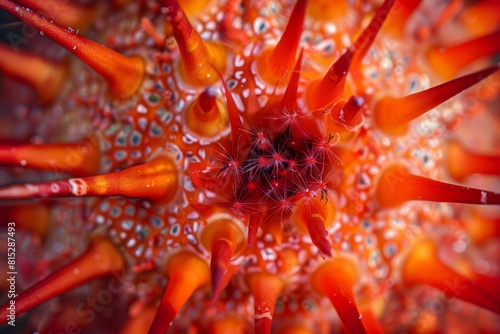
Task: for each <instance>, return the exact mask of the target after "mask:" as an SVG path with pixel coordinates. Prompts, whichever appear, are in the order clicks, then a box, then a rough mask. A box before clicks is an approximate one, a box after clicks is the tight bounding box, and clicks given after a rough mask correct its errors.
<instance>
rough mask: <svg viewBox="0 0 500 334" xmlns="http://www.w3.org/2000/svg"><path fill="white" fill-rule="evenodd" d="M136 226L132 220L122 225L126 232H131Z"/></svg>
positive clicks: (125, 221)
mask: <svg viewBox="0 0 500 334" xmlns="http://www.w3.org/2000/svg"><path fill="white" fill-rule="evenodd" d="M133 225H134V222H133V221H132V220H130V219H126V220H123V221H122V222H121V224H120V226H121V227H122V229H124V230H125V231H130V230H131V229H132V226H133Z"/></svg>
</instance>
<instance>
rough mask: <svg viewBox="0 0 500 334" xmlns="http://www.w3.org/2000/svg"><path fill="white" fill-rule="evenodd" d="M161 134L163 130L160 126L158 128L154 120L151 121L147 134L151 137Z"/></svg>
mask: <svg viewBox="0 0 500 334" xmlns="http://www.w3.org/2000/svg"><path fill="white" fill-rule="evenodd" d="M162 134H163V130H162V128H160V127H159V126H158V125H157V124H156V122H154V121H153V122H151V124H150V126H149V135H150V136H151V137H156V138H158V137H160V136H161V135H162Z"/></svg>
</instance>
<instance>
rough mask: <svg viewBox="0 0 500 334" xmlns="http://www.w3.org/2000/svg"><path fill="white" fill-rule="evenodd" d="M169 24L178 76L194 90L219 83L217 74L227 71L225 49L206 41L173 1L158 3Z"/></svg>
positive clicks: (165, 0) (167, 0)
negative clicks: (176, 49) (178, 57)
mask: <svg viewBox="0 0 500 334" xmlns="http://www.w3.org/2000/svg"><path fill="white" fill-rule="evenodd" d="M161 4H162V5H163V6H164V8H165V11H166V14H167V19H168V20H169V21H170V23H171V25H172V29H173V33H174V37H175V40H176V42H177V46H178V47H179V52H180V54H181V60H182V61H181V63H180V69H179V70H180V73H181V76H182V78H183V79H184V81H185V82H186V83H187V84H189V85H191V86H194V87H205V86H209V85H211V84H213V83H214V82H216V81H217V80H218V75H217V72H220V73H224V71H225V69H226V50H225V48H224V47H223V46H222V45H221V44H218V43H212V42H205V41H204V40H203V39H202V38H201V37H200V35H199V34H198V32H197V31H196V30H195V29H194V28H193V26H192V25H191V23H189V20H188V18H187V17H186V15H185V13H184V12H183V11H182V9H181V8H180V7H179V4H178V3H177V1H175V0H164V1H161Z"/></svg>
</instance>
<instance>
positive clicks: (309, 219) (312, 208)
mask: <svg viewBox="0 0 500 334" xmlns="http://www.w3.org/2000/svg"><path fill="white" fill-rule="evenodd" d="M323 196H324V199H320V198H318V197H312V198H303V199H301V200H299V201H298V202H297V203H296V205H295V207H294V209H293V211H292V215H291V220H292V222H293V224H294V225H295V226H296V227H297V228H298V229H299V230H301V231H303V232H306V231H307V233H308V234H309V236H310V237H311V240H312V242H313V244H314V245H315V246H316V247H318V249H319V251H320V252H321V254H322V255H323V256H325V257H331V256H332V253H331V252H332V245H331V243H330V240H329V237H328V231H327V230H326V227H327V226H328V225H330V224H331V222H332V221H333V219H334V215H335V205H334V201H333V199H332V198H330V197H331V196H330V195H329V194H326V195H323ZM327 198H328V199H327Z"/></svg>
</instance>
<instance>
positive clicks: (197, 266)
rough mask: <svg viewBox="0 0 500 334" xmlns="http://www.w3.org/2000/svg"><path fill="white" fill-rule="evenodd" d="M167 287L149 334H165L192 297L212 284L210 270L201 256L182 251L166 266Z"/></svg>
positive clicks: (173, 256) (172, 257)
mask: <svg viewBox="0 0 500 334" xmlns="http://www.w3.org/2000/svg"><path fill="white" fill-rule="evenodd" d="M165 273H166V275H167V277H168V283H167V287H166V289H165V292H164V294H163V296H162V298H161V301H160V305H159V306H158V309H157V311H156V315H155V317H154V320H153V323H152V324H151V327H150V329H149V331H148V333H149V334H165V332H166V331H167V330H168V329H169V328H170V326H171V324H172V322H173V321H174V319H175V317H176V315H177V313H178V312H179V310H180V309H181V308H182V306H183V305H184V304H185V303H186V302H187V301H188V299H189V298H190V297H191V295H192V294H193V293H194V292H195V291H196V290H198V289H199V288H201V287H203V286H204V285H206V284H208V283H209V282H210V270H209V268H208V265H207V263H206V262H205V261H204V260H202V259H201V258H200V257H199V256H197V255H195V254H193V253H191V252H188V251H180V252H178V253H176V254H174V255H172V256H171V258H170V259H169V260H168V261H167V263H166V265H165Z"/></svg>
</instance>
